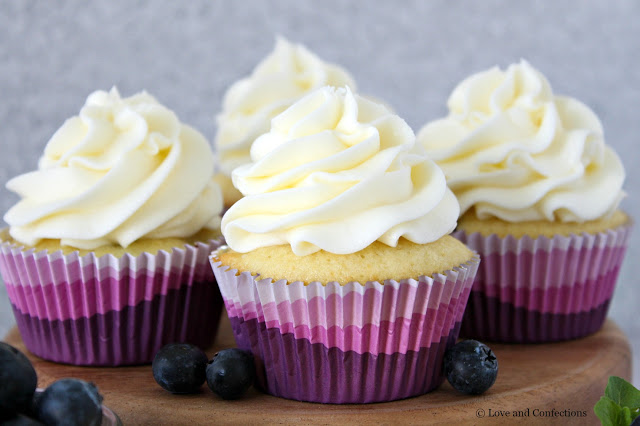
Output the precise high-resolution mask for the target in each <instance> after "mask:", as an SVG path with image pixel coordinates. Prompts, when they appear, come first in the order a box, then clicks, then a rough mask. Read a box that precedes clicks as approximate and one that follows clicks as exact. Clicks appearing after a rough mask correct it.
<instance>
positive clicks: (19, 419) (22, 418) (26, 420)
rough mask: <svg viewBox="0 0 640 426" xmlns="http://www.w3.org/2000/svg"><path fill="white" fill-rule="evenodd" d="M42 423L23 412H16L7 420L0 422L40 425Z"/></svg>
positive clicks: (21, 425)
mask: <svg viewBox="0 0 640 426" xmlns="http://www.w3.org/2000/svg"><path fill="white" fill-rule="evenodd" d="M42 425H43V423H40V422H39V421H37V420H36V419H33V418H31V417H29V416H26V415H24V414H16V415H15V416H13V417H11V418H10V419H8V420H4V421H3V422H2V426H42Z"/></svg>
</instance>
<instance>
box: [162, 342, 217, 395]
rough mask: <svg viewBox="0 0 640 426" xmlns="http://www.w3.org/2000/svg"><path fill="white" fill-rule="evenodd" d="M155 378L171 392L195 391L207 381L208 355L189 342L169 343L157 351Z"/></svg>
mask: <svg viewBox="0 0 640 426" xmlns="http://www.w3.org/2000/svg"><path fill="white" fill-rule="evenodd" d="M151 369H152V370H153V378H154V379H156V382H158V384H159V385H160V386H162V387H163V388H164V389H166V390H168V391H169V392H171V393H194V392H197V391H198V389H199V388H200V386H202V384H203V383H204V381H205V371H206V369H207V356H206V355H205V353H204V352H202V350H201V349H200V348H198V347H197V346H194V345H190V344H188V343H169V344H168V345H165V346H163V347H162V349H160V350H159V351H158V353H156V356H155V358H154V359H153V364H152V366H151Z"/></svg>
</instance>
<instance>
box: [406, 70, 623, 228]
mask: <svg viewBox="0 0 640 426" xmlns="http://www.w3.org/2000/svg"><path fill="white" fill-rule="evenodd" d="M448 106H449V111H450V112H449V115H448V116H447V117H446V118H444V119H440V120H436V121H434V122H431V123H428V124H427V125H426V126H425V127H423V128H422V130H420V132H419V133H418V141H419V143H421V144H422V145H423V146H424V147H425V148H426V149H427V152H428V154H429V156H430V157H431V158H433V159H434V160H435V161H436V162H437V163H438V165H439V166H440V167H442V169H443V170H444V173H445V175H446V176H447V183H448V185H449V187H450V188H451V189H452V190H453V192H454V193H455V194H456V196H457V197H458V201H459V202H460V210H461V212H462V213H464V212H465V211H467V210H468V209H469V208H471V207H475V212H476V215H477V216H478V217H479V218H480V219H484V218H488V217H492V216H493V217H497V218H500V219H502V220H506V221H510V222H520V221H529V220H549V221H556V220H559V221H562V222H583V221H588V220H594V219H598V218H602V217H606V216H607V215H608V214H610V213H612V212H613V211H614V210H615V209H616V208H617V207H618V204H619V202H620V200H621V199H622V197H623V195H624V193H623V191H622V183H623V181H624V177H625V173H624V168H623V166H622V163H621V161H620V159H619V158H618V156H617V155H616V153H615V152H614V151H613V150H612V149H611V148H610V147H608V146H607V145H605V143H604V137H603V131H602V125H601V124H600V121H599V120H598V117H596V115H595V114H594V113H593V111H591V110H590V109H589V108H588V107H587V106H586V105H584V104H582V103H581V102H579V101H577V100H575V99H572V98H567V97H561V96H555V95H554V94H553V93H552V90H551V86H550V85H549V83H548V82H547V80H546V79H545V77H544V76H543V75H542V74H541V73H540V72H539V71H537V70H535V69H534V68H532V67H531V66H530V65H529V64H528V63H527V62H525V61H521V62H520V63H519V64H513V65H511V66H510V67H509V68H508V69H507V70H506V71H501V70H499V69H498V68H492V69H490V70H488V71H485V72H481V73H478V74H475V75H472V76H471V77H469V78H467V79H465V80H464V81H463V82H462V83H460V84H459V85H458V86H457V87H456V88H455V90H454V91H453V93H452V94H451V96H450V98H449V101H448Z"/></svg>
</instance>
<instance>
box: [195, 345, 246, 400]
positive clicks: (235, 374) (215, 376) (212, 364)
mask: <svg viewBox="0 0 640 426" xmlns="http://www.w3.org/2000/svg"><path fill="white" fill-rule="evenodd" d="M255 377H256V367H255V364H254V362H253V355H252V354H251V352H248V351H243V350H241V349H238V348H233V349H224V350H222V351H220V352H218V353H217V354H216V355H214V357H213V359H212V360H211V361H209V365H207V385H209V387H210V388H211V390H212V391H214V392H215V393H217V394H218V395H220V397H222V398H223V399H238V398H240V397H241V396H242V395H243V394H244V393H245V392H246V391H247V389H249V388H250V387H251V385H252V384H253V381H254V380H255Z"/></svg>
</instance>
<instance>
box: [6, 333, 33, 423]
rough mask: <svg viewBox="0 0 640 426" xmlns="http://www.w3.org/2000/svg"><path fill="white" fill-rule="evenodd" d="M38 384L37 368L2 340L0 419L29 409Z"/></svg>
mask: <svg viewBox="0 0 640 426" xmlns="http://www.w3.org/2000/svg"><path fill="white" fill-rule="evenodd" d="M37 384H38V377H37V376H36V370H34V368H33V366H32V365H31V362H29V360H28V359H27V357H26V356H24V354H23V353H22V352H20V351H19V350H17V349H16V348H14V347H13V346H11V345H9V344H7V343H4V342H0V420H2V419H3V418H5V419H6V418H9V417H13V416H14V415H15V414H16V413H18V412H25V411H27V410H28V409H29V407H30V405H31V399H32V398H33V394H34V392H35V391H36V385H37Z"/></svg>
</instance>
